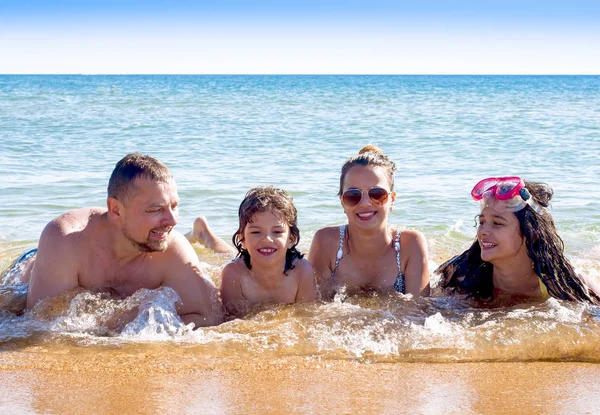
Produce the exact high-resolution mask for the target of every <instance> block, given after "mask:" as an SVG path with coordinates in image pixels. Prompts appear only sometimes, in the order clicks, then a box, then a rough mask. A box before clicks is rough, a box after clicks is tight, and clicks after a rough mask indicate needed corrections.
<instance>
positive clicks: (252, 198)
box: [231, 186, 304, 275]
mask: <svg viewBox="0 0 600 415" xmlns="http://www.w3.org/2000/svg"><path fill="white" fill-rule="evenodd" d="M262 212H271V213H272V214H273V215H275V216H277V217H279V218H281V219H282V220H283V221H285V222H286V223H287V224H288V226H289V227H290V237H291V238H292V240H293V241H294V243H293V245H292V247H291V248H288V249H287V251H286V253H285V266H284V269H283V273H284V274H285V275H287V272H288V270H290V269H294V261H296V259H300V258H303V257H304V254H302V253H301V252H300V251H299V250H298V249H297V248H296V246H297V245H298V243H299V242H300V229H298V212H297V211H296V207H295V206H294V202H293V199H292V197H291V196H290V195H289V194H288V193H287V192H286V191H285V190H283V189H277V188H274V187H272V186H267V187H255V188H253V189H250V190H249V191H248V193H246V196H245V197H244V200H242V203H241V204H240V208H239V211H238V217H239V220H240V224H239V227H238V230H237V231H236V232H235V233H234V234H233V237H232V238H231V240H232V242H233V246H235V247H236V249H237V251H238V254H237V256H236V258H240V257H241V258H243V259H244V264H246V267H248V269H252V265H251V264H250V254H249V253H248V251H247V250H246V249H244V248H243V247H242V241H243V239H244V229H245V228H246V226H247V225H248V224H249V223H252V218H253V217H254V215H256V214H257V213H262Z"/></svg>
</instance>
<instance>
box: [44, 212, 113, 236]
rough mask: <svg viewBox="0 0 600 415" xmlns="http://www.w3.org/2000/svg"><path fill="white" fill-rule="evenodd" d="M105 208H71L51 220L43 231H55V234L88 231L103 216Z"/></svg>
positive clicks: (65, 234) (64, 234)
mask: <svg viewBox="0 0 600 415" xmlns="http://www.w3.org/2000/svg"><path fill="white" fill-rule="evenodd" d="M104 213H106V209H102V208H97V207H88V208H81V209H75V210H71V211H69V212H66V213H63V214H62V215H60V216H59V217H57V218H55V219H53V220H51V221H50V222H49V223H48V225H47V226H46V228H45V229H44V232H45V231H46V230H48V232H56V233H57V235H58V234H60V235H63V236H67V235H70V234H72V233H76V232H86V231H89V230H90V229H89V227H90V226H92V227H94V226H96V225H97V224H98V223H99V222H100V220H101V219H102V218H103V216H104Z"/></svg>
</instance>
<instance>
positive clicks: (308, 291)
mask: <svg viewBox="0 0 600 415" xmlns="http://www.w3.org/2000/svg"><path fill="white" fill-rule="evenodd" d="M253 271H254V272H253ZM287 274H288V275H285V274H283V272H282V268H281V267H278V268H277V269H273V270H272V272H271V273H269V272H268V271H264V272H256V270H249V269H248V268H247V267H246V265H245V264H244V261H243V259H241V258H239V259H237V260H236V261H234V262H232V263H230V264H227V266H226V267H225V268H224V269H223V272H222V274H221V277H222V282H221V297H222V298H223V304H224V306H225V309H226V310H227V313H229V314H230V315H232V316H235V317H243V316H244V315H246V314H247V313H248V312H249V311H250V310H251V309H252V308H253V307H254V306H257V305H258V304H293V303H303V302H310V301H314V300H316V299H317V287H316V283H315V274H314V272H313V268H312V266H311V265H310V263H309V262H308V261H307V260H305V259H299V260H296V261H295V263H294V269H291V270H288V273H287Z"/></svg>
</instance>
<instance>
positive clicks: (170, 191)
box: [122, 177, 179, 252]
mask: <svg viewBox="0 0 600 415" xmlns="http://www.w3.org/2000/svg"><path fill="white" fill-rule="evenodd" d="M133 183H134V185H135V187H136V191H135V193H134V194H133V195H132V197H131V198H129V200H127V201H126V202H125V203H123V221H122V231H123V235H124V236H125V237H126V238H127V239H129V241H130V242H131V243H132V244H133V245H134V246H135V247H136V248H137V249H139V250H140V251H142V252H162V251H165V250H166V249H167V246H168V244H169V240H170V234H171V231H172V230H173V227H174V226H175V225H177V220H178V216H179V210H178V206H179V196H178V195H177V186H176V185H175V181H173V180H172V181H171V182H169V183H160V182H155V181H153V180H150V179H146V178H139V177H138V178H136V179H135V180H134V182H133Z"/></svg>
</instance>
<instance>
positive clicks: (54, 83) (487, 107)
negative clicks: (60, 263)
mask: <svg viewBox="0 0 600 415" xmlns="http://www.w3.org/2000/svg"><path fill="white" fill-rule="evenodd" d="M599 92H600V77H588V76H583V77H580V76H564V77H563V76H559V77H553V76H551V77H545V76H0V141H1V143H2V148H3V150H2V151H1V152H0V194H1V198H2V203H1V204H0V235H1V236H0V237H1V238H2V240H3V242H6V243H9V244H10V243H13V242H23V241H27V242H29V243H31V244H33V243H34V242H35V240H37V238H38V237H39V233H40V232H41V230H42V228H43V226H44V225H45V223H46V222H48V221H49V220H50V219H51V218H53V217H55V216H56V215H58V214H60V213H61V212H64V211H65V210H67V209H72V208H76V207H80V206H86V205H99V206H103V205H104V204H105V189H106V183H107V181H108V177H109V175H110V172H111V170H112V168H113V167H114V164H115V163H116V161H118V160H119V159H120V158H121V157H122V156H123V155H125V154H126V153H128V152H132V151H139V152H143V153H148V154H151V155H153V156H155V157H157V158H159V159H161V160H162V161H164V162H165V163H166V164H167V165H169V166H170V167H171V169H172V170H173V171H174V174H175V176H176V179H177V181H178V186H179V192H180V197H181V201H182V206H181V217H180V225H179V226H178V229H179V230H181V231H186V230H187V229H188V228H189V227H190V225H191V222H192V220H193V218H194V217H195V216H196V215H198V214H203V215H206V216H207V217H208V219H209V221H210V223H211V224H212V225H213V227H214V228H215V230H216V231H217V232H218V233H219V234H220V235H221V236H223V237H226V238H228V239H229V236H230V234H231V233H232V232H233V231H234V230H235V220H236V210H237V207H238V205H239V202H240V201H241V199H242V197H243V195H244V193H245V192H246V191H247V190H248V189H249V188H250V187H252V186H255V185H265V184H273V185H276V186H280V187H283V188H285V189H287V190H289V191H290V192H291V193H292V194H293V195H294V197H295V201H296V204H297V206H298V210H299V215H300V225H301V231H302V232H303V236H304V242H306V243H305V244H303V245H302V246H304V247H305V248H306V247H307V246H308V240H310V238H311V235H312V234H313V233H314V232H315V231H316V230H317V229H318V228H320V227H322V226H325V225H330V224H336V223H342V222H343V221H344V215H343V212H342V209H341V208H340V206H339V202H338V199H337V198H336V196H335V195H336V193H337V185H338V180H339V169H340V167H341V165H342V163H343V161H344V160H345V159H346V158H347V157H349V156H352V155H354V154H355V153H356V152H357V151H358V149H359V148H360V147H362V146H363V145H365V144H367V143H373V144H376V145H378V146H379V147H381V148H382V149H383V150H384V151H385V152H386V153H387V154H388V155H389V156H390V157H391V158H392V159H393V160H395V161H396V163H397V165H398V172H397V174H396V181H397V191H398V196H399V200H398V203H397V204H396V210H395V211H394V212H393V214H392V221H393V222H394V223H398V224H401V225H404V226H409V227H415V228H418V229H420V230H422V231H423V232H424V233H425V234H426V236H428V237H429V238H432V239H433V240H434V241H435V240H441V242H443V240H444V238H446V237H451V235H449V232H450V233H452V231H453V230H454V232H455V233H457V235H456V236H457V238H458V239H459V240H460V242H458V241H457V242H456V243H455V242H454V239H453V238H451V239H452V240H451V242H450V243H451V246H452V247H454V246H456V248H457V249H460V248H461V247H463V246H464V245H465V243H466V240H468V239H469V238H471V237H472V236H473V235H474V230H473V229H472V226H471V225H472V218H473V217H474V216H475V214H476V213H477V205H476V204H474V203H473V202H472V201H471V200H470V198H469V191H470V189H471V187H472V186H473V184H474V183H475V182H476V181H478V180H479V179H481V178H483V177H488V176H492V175H501V174H512V175H520V176H523V177H525V178H529V179H535V180H541V181H546V182H548V183H549V184H551V185H552V186H553V187H554V189H555V192H556V193H555V199H554V210H553V214H554V217H555V219H556V221H557V224H558V227H559V229H560V230H561V231H562V236H563V237H564V239H565V241H566V243H567V246H568V249H569V252H572V253H573V254H574V255H576V254H580V253H583V252H585V251H588V250H590V249H594V248H595V247H597V246H598V245H599V242H600V184H599V183H598V182H599V180H598V179H600V93H599ZM463 237H464V238H463ZM463 239H464V240H463ZM446 242H448V241H446ZM442 245H447V243H442ZM433 249H435V245H434V246H432V250H433ZM434 253H435V252H434Z"/></svg>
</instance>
